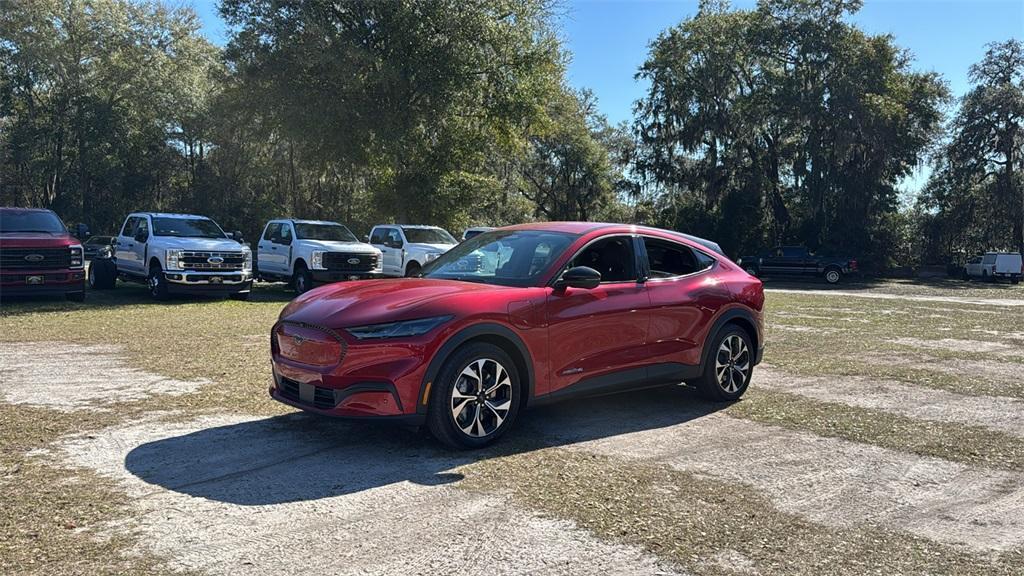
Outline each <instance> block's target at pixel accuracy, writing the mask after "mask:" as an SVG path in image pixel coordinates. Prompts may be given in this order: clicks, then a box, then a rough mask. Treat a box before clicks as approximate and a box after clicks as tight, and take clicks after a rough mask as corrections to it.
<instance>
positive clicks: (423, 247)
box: [405, 242, 455, 252]
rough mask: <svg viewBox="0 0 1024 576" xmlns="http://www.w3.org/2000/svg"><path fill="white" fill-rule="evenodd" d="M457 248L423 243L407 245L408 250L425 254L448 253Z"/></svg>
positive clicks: (451, 245)
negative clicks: (420, 251)
mask: <svg viewBox="0 0 1024 576" xmlns="http://www.w3.org/2000/svg"><path fill="white" fill-rule="evenodd" d="M454 247H455V244H425V243H422V242H409V243H408V244H406V245H405V249H406V250H423V251H424V252H447V251H449V250H451V249H452V248H454Z"/></svg>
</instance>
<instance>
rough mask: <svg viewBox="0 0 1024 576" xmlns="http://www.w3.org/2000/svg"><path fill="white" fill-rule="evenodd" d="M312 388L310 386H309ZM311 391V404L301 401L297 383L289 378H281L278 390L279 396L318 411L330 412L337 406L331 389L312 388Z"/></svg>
mask: <svg viewBox="0 0 1024 576" xmlns="http://www.w3.org/2000/svg"><path fill="white" fill-rule="evenodd" d="M310 386H312V384H310ZM314 388H315V390H314V391H313V402H312V403H310V402H307V401H305V400H303V399H302V397H301V396H300V395H299V383H298V382H296V381H295V380H292V379H290V378H284V377H282V378H281V382H280V385H279V386H278V390H280V391H281V395H282V396H284V397H285V398H287V399H288V400H291V401H292V402H298V403H299V404H304V405H306V406H312V407H314V408H317V409H318V410H330V409H332V408H334V407H335V406H337V404H338V403H337V402H336V401H335V399H334V390H333V389H331V388H321V387H320V386H314Z"/></svg>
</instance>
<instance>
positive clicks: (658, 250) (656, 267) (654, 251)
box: [644, 237, 715, 278]
mask: <svg viewBox="0 0 1024 576" xmlns="http://www.w3.org/2000/svg"><path fill="white" fill-rule="evenodd" d="M644 248H645V249H646V250H647V262H648V267H649V268H650V272H649V274H650V277H651V278H672V277H675V276H686V275H687V274H693V273H695V272H700V271H701V270H705V269H707V268H710V267H711V266H712V265H713V264H714V263H715V260H714V258H712V257H710V256H708V255H707V254H704V253H703V252H701V251H699V250H694V249H692V248H690V247H689V246H685V245H683V244H677V243H675V242H670V241H668V240H662V239H660V238H647V237H645V238H644Z"/></svg>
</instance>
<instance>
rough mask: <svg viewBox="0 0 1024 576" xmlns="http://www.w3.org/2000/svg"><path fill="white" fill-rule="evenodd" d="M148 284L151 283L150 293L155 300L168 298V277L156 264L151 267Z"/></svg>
mask: <svg viewBox="0 0 1024 576" xmlns="http://www.w3.org/2000/svg"><path fill="white" fill-rule="evenodd" d="M147 284H148V285H149V295H150V296H152V297H153V299H154V300H167V278H165V277H164V273H163V271H162V270H161V269H160V267H159V266H157V265H156V264H154V265H152V266H150V267H149V278H148V279H147Z"/></svg>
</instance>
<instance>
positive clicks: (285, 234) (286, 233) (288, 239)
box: [274, 224, 292, 244]
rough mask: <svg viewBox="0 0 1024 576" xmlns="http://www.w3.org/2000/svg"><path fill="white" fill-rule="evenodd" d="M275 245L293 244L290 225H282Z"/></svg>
mask: <svg viewBox="0 0 1024 576" xmlns="http://www.w3.org/2000/svg"><path fill="white" fill-rule="evenodd" d="M274 243H275V244H291V243H292V227H291V226H289V225H288V224H281V228H280V229H279V230H278V233H277V240H274Z"/></svg>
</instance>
